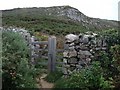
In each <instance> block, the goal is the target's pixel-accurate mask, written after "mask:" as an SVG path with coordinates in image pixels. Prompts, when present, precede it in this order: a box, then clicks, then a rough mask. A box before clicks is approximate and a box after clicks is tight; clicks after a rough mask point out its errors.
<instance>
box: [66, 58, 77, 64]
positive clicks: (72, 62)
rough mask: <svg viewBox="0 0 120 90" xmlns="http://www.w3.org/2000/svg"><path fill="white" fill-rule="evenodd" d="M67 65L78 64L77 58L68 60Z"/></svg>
mask: <svg viewBox="0 0 120 90" xmlns="http://www.w3.org/2000/svg"><path fill="white" fill-rule="evenodd" d="M68 63H70V64H75V63H78V62H77V58H70V59H69V60H68Z"/></svg>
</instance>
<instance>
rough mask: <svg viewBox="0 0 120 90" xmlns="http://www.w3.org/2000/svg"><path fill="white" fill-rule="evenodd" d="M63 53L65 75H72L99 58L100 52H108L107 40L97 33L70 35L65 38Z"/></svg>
mask: <svg viewBox="0 0 120 90" xmlns="http://www.w3.org/2000/svg"><path fill="white" fill-rule="evenodd" d="M64 47H65V48H64V53H63V56H64V58H63V63H64V64H63V73H64V74H65V75H70V74H71V73H72V72H76V71H79V70H80V69H81V68H83V67H85V66H88V65H89V64H90V62H91V60H93V59H95V58H97V57H98V53H97V52H98V51H106V49H107V48H106V47H107V44H106V42H105V39H104V38H102V37H101V36H98V35H97V34H95V33H90V32H86V33H85V34H79V35H74V34H69V35H66V36H65V46H64Z"/></svg>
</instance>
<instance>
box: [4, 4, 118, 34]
mask: <svg viewBox="0 0 120 90" xmlns="http://www.w3.org/2000/svg"><path fill="white" fill-rule="evenodd" d="M3 26H16V27H22V28H26V29H28V30H30V31H33V32H36V31H38V32H42V33H45V34H50V35H52V34H55V35H65V34H68V33H80V32H86V31H88V30H89V31H101V30H103V29H111V28H116V27H117V22H116V21H111V20H103V19H97V18H90V17H87V16H86V15H84V14H83V13H81V12H80V11H79V10H77V9H75V8H73V7H70V6H56V7H46V8H45V7H41V8H35V7H34V8H17V9H12V10H3Z"/></svg>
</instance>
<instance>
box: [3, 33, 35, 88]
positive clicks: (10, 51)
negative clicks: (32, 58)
mask: <svg viewBox="0 0 120 90" xmlns="http://www.w3.org/2000/svg"><path fill="white" fill-rule="evenodd" d="M2 37H3V47H2V50H3V51H2V85H3V87H2V88H3V89H5V90H6V89H8V88H34V87H35V81H34V75H35V71H36V69H35V68H34V67H33V66H30V65H29V54H28V53H29V50H28V46H27V43H26V42H25V40H24V39H23V38H22V37H21V35H19V34H18V33H14V32H9V31H4V32H3V34H2Z"/></svg>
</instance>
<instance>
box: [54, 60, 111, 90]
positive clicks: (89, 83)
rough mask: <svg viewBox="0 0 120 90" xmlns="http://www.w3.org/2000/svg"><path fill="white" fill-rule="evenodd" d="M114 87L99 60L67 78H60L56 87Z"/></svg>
mask: <svg viewBox="0 0 120 90" xmlns="http://www.w3.org/2000/svg"><path fill="white" fill-rule="evenodd" d="M110 87H112V85H111V82H110V81H107V80H105V78H104V77H103V73H102V68H101V67H100V63H99V62H97V61H96V62H93V63H92V65H91V66H89V67H86V68H85V69H82V70H81V71H80V72H76V73H73V74H72V75H71V76H70V77H68V78H67V79H64V78H62V79H61V80H58V81H57V82H56V84H55V86H54V88H55V89H56V88H80V89H82V90H84V89H85V90H86V89H87V90H89V89H103V88H110Z"/></svg>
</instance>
